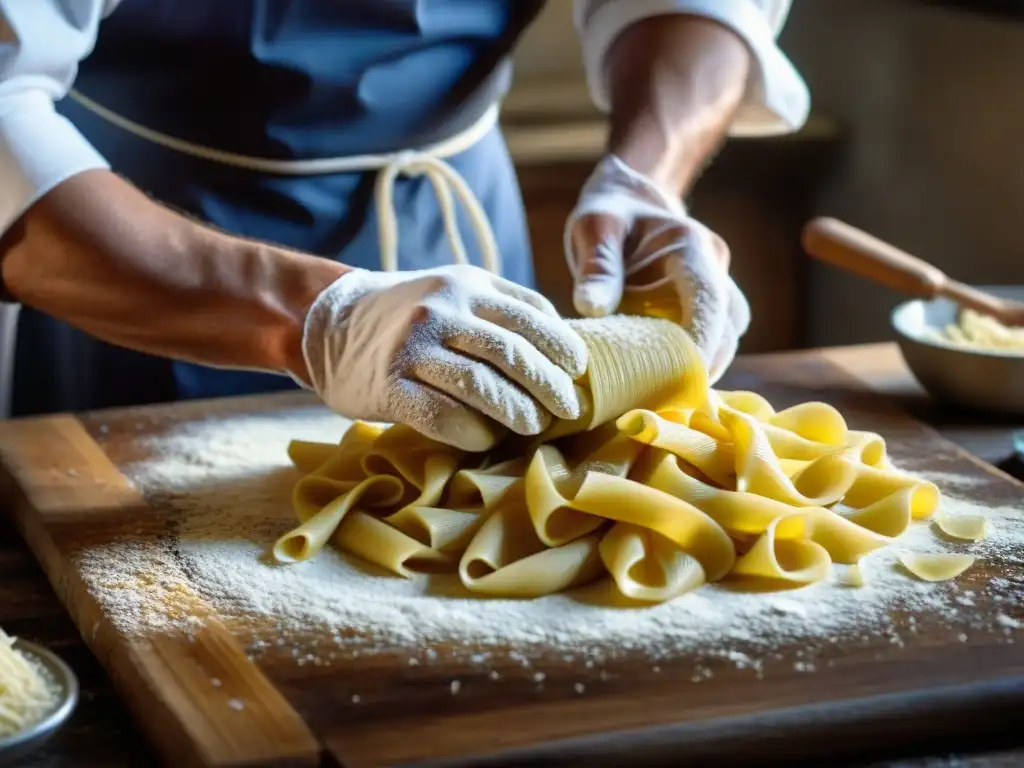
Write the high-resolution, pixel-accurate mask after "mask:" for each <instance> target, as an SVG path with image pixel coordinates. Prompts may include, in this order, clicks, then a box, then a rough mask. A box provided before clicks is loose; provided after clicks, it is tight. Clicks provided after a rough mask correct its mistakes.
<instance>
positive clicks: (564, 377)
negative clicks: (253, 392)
mask: <svg viewBox="0 0 1024 768" xmlns="http://www.w3.org/2000/svg"><path fill="white" fill-rule="evenodd" d="M303 351H304V353H305V356H306V365H307V366H308V368H309V375H310V378H311V380H312V382H313V387H314V389H315V390H316V392H317V393H318V394H319V395H320V397H321V398H323V400H324V402H325V403H327V405H329V406H330V407H331V408H332V409H334V410H335V411H337V412H338V413H340V414H342V415H344V416H348V417H350V418H358V419H366V420H370V421H387V422H396V423H403V424H408V425H409V426H411V427H413V428H414V429H416V430H417V431H419V432H420V433H422V434H424V435H426V436H428V437H431V438H434V439H436V440H439V441H441V442H444V443H447V444H449V445H454V446H456V447H459V448H462V449H464V450H470V451H479V450H486V449H488V448H490V447H491V446H492V445H493V443H494V442H495V440H496V438H497V437H498V436H499V435H500V433H501V432H502V431H503V430H502V428H503V427H507V428H508V429H510V430H512V431H513V432H516V433H518V434H520V435H536V434H539V433H540V432H542V431H543V430H544V429H545V428H546V427H547V426H548V425H549V424H550V423H551V421H552V419H553V418H554V417H557V418H561V419H573V418H576V417H577V416H579V409H580V406H579V402H578V400H577V397H576V392H575V389H574V387H573V379H575V378H577V377H579V376H581V375H582V374H583V372H584V371H585V370H586V366H587V349H586V346H585V345H584V343H583V340H582V339H581V338H580V337H579V336H578V335H577V334H576V332H575V331H573V329H572V328H571V327H570V326H569V325H568V323H566V322H565V321H564V320H563V319H561V318H560V317H559V316H558V313H557V312H556V311H555V309H554V307H552V306H551V303H550V302H548V301H547V299H545V298H544V297H543V296H540V295H539V294H537V293H535V292H534V291H531V290H529V289H526V288H523V287H520V286H518V285H515V284H514V283H510V282H509V281H507V280H504V279H502V278H500V277H496V276H494V275H492V274H491V273H489V272H487V271H485V270H483V269H480V268H478V267H472V266H465V265H456V266H450V267H440V268H437V269H429V270H422V271H415V272H391V273H388V272H369V271H365V270H357V271H354V272H349V273H348V274H346V275H344V276H343V277H341V278H340V279H339V280H337V281H336V282H335V283H333V284H332V285H331V286H329V287H328V288H327V289H326V290H325V291H324V292H323V293H322V294H320V296H319V297H318V298H317V300H316V301H315V302H314V303H313V306H312V307H311V309H310V311H309V315H308V317H307V319H306V328H305V334H304V337H303ZM499 425H500V426H499Z"/></svg>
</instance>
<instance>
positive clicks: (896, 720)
mask: <svg viewBox="0 0 1024 768" xmlns="http://www.w3.org/2000/svg"><path fill="white" fill-rule="evenodd" d="M724 385H725V386H728V387H730V388H744V389H754V390H757V391H759V392H761V393H762V394H764V395H765V396H766V397H768V398H769V400H771V401H772V402H773V404H775V405H776V406H777V407H784V406H786V405H789V404H792V403H796V402H802V401H806V400H810V399H822V400H825V401H827V402H831V403H832V404H833V405H835V406H837V407H838V408H840V409H841V410H842V411H843V413H844V414H845V415H846V416H847V418H848V420H849V421H850V422H851V424H852V425H853V426H855V427H857V428H862V429H872V430H876V431H879V432H881V433H882V434H883V436H885V437H886V439H887V440H888V442H889V445H890V448H891V450H892V452H893V454H894V455H895V456H896V458H897V459H900V458H909V457H911V456H914V457H917V459H918V460H917V461H916V462H915V464H916V465H917V466H927V467H928V468H929V469H931V470H933V471H942V472H954V473H958V474H966V475H972V476H974V477H975V478H976V482H975V484H974V485H973V486H972V488H971V489H970V491H969V494H970V495H971V496H972V498H975V499H977V500H978V501H983V502H985V503H990V504H1000V505H1005V504H1022V503H1024V486H1021V485H1020V484H1018V483H1017V482H1015V481H1013V480H1012V479H1010V478H1008V477H1007V476H1006V475H1004V474H1002V473H1000V472H999V471H997V470H994V469H992V468H991V467H990V466H988V465H986V464H984V463H983V462H980V461H978V460H977V459H975V458H973V457H971V456H969V455H967V454H966V453H965V452H963V451H962V450H960V449H958V448H956V447H955V446H953V445H952V444H950V443H949V442H947V441H946V440H945V439H943V438H942V437H940V436H939V435H938V434H937V433H936V432H935V431H934V430H932V429H930V428H928V427H925V426H923V425H921V424H920V423H918V422H916V421H914V420H912V419H910V418H909V417H908V416H906V415H905V414H904V413H903V412H902V411H900V410H898V409H896V408H895V407H893V406H892V405H891V404H889V403H887V402H886V401H884V400H882V399H880V398H879V397H878V396H876V395H873V394H871V393H869V392H867V391H866V390H865V389H864V388H863V386H862V385H861V384H860V383H858V382H857V381H856V380H855V379H853V378H852V377H851V376H850V375H849V374H848V373H847V372H845V371H843V370H841V368H840V367H839V366H837V365H835V364H833V363H830V362H829V361H828V360H827V359H826V356H824V355H808V354H802V355H793V356H780V357H766V358H761V359H756V360H746V361H740V362H739V363H738V364H737V366H736V367H735V369H734V371H733V373H732V374H731V375H730V378H729V380H728V381H727V382H725V383H724ZM300 402H308V400H306V399H305V396H303V395H278V396H267V397H257V398H238V399H233V400H230V401H217V402H209V403H189V404H182V405H172V406H161V407H155V408H146V409H131V410H125V411H116V412H107V413H102V414H92V415H86V416H83V417H82V418H81V419H74V418H72V417H67V416H61V417H53V418H45V419H36V420H24V421H19V422H10V423H7V424H5V425H4V426H3V429H2V430H0V463H2V466H3V469H4V486H3V500H4V502H5V506H6V508H7V509H8V510H10V511H12V512H13V513H14V518H15V520H16V522H17V524H18V526H19V528H20V529H21V531H22V534H23V535H24V537H25V539H26V541H27V542H28V543H29V545H30V546H31V548H32V550H33V552H34V553H35V555H36V557H37V559H38V560H39V562H40V563H41V564H42V566H43V568H44V570H45V572H46V574H47V577H48V578H49V580H50V583H51V584H52V585H53V588H54V589H55V591H56V593H57V595H58V596H59V597H60V599H61V600H62V601H63V602H64V604H65V605H66V607H67V609H68V611H69V613H70V614H71V617H72V619H73V620H74V621H75V623H76V625H77V626H78V629H79V631H80V632H81V634H82V636H83V637H84V638H85V639H86V641H87V642H88V643H89V645H90V648H91V649H92V651H93V652H94V653H95V654H96V656H97V658H98V659H99V660H100V662H101V663H102V664H103V665H104V666H105V667H106V669H107V670H108V672H109V673H110V675H111V676H112V678H113V679H114V682H115V684H116V685H117V687H118V690H119V691H120V693H121V695H122V696H123V697H124V698H125V700H126V701H127V703H128V705H129V707H130V708H131V710H132V712H133V714H134V716H135V718H136V720H137V721H138V722H139V723H140V725H141V726H142V727H143V728H144V729H146V731H147V733H148V734H149V736H150V738H151V739H152V741H153V743H154V744H155V745H157V747H158V749H159V750H160V753H161V755H162V756H163V757H164V758H165V760H166V761H167V762H168V763H170V764H176V765H185V764H188V765H192V764H195V765H227V764H232V765H234V764H238V765H270V764H281V763H292V764H313V763H315V762H316V760H317V759H318V754H317V753H318V752H320V751H321V750H322V751H324V752H325V753H327V755H328V756H329V757H331V758H333V759H334V760H336V761H337V762H339V763H341V764H343V765H346V766H383V765H508V764H519V763H522V762H524V761H529V762H532V763H534V764H536V763H538V762H540V763H543V764H581V763H583V764H587V765H622V764H625V763H627V762H628V763H629V764H665V763H666V762H667V761H669V760H670V759H671V761H672V762H675V760H676V759H677V758H679V757H680V756H682V755H685V757H686V762H687V763H689V764H699V765H711V764H731V765H757V764H786V765H793V764H797V763H798V762H801V761H803V762H807V761H810V762H811V763H815V762H820V761H821V760H822V759H824V758H826V757H827V758H829V759H830V761H837V760H838V759H839V758H840V757H843V758H848V759H854V758H856V757H857V756H859V755H860V756H865V757H867V756H874V755H878V754H884V753H888V754H894V755H895V754H899V753H901V752H904V751H907V750H916V751H917V752H918V753H919V752H920V750H921V745H922V742H923V741H925V740H926V741H927V743H928V744H929V747H930V751H931V750H934V751H936V752H939V751H942V750H944V749H953V748H956V747H957V746H958V745H961V744H963V743H966V742H965V740H967V739H973V740H977V739H979V738H985V739H989V740H991V743H993V744H994V743H996V742H997V740H998V739H1002V738H1012V737H1014V736H1015V735H1016V734H1015V733H1014V729H1015V726H1016V723H1017V722H1020V718H1021V717H1022V716H1024V648H1022V646H1020V645H1017V644H1011V643H1008V642H1007V638H1006V635H1005V634H1004V633H1003V632H1001V631H998V628H997V626H996V624H995V618H996V616H997V615H998V614H999V613H1000V611H1001V610H1002V612H1006V609H1005V608H1004V607H1002V606H999V607H997V606H996V605H995V604H983V601H984V600H985V599H987V598H985V597H981V598H979V604H978V606H977V607H976V608H975V609H973V618H974V620H975V621H976V622H977V618H978V617H979V616H981V617H983V618H985V619H986V620H987V622H988V623H987V624H986V623H985V622H984V621H983V622H982V623H981V625H980V626H977V627H973V628H972V631H971V634H970V639H969V641H968V642H966V643H964V642H960V641H958V640H957V638H956V635H957V633H958V628H957V627H955V626H948V625H947V624H945V623H942V622H939V621H938V620H935V619H934V617H929V616H927V615H918V616H916V617H909V616H904V615H896V616H893V618H894V620H895V622H896V625H897V627H898V628H899V629H900V630H901V634H902V635H903V637H904V638H905V641H906V642H905V645H904V646H903V647H897V646H894V645H892V644H891V643H890V642H889V640H888V638H885V637H879V638H877V642H875V641H870V640H869V641H868V642H864V641H863V638H858V642H857V643H849V644H847V643H844V642H842V641H841V639H840V641H839V642H835V643H821V644H820V647H814V648H810V649H809V648H808V647H806V646H802V647H796V646H787V647H781V648H780V649H779V654H778V655H779V657H780V658H778V659H777V661H778V663H777V664H772V665H769V666H766V667H765V669H764V670H763V678H762V679H758V678H757V677H756V676H755V674H754V672H753V671H752V670H749V669H747V670H743V669H736V668H735V667H730V666H728V665H726V664H722V665H719V666H715V667H714V670H713V671H714V676H713V678H712V679H711V680H709V681H706V682H703V683H701V684H694V683H692V682H691V677H692V673H693V669H694V659H693V658H686V657H680V658H676V659H674V660H672V661H671V662H663V663H661V664H660V668H659V669H658V670H657V671H655V670H653V669H652V667H651V666H650V663H649V662H648V661H646V660H643V659H640V658H630V657H628V656H624V657H623V658H620V659H617V660H616V661H614V662H609V663H607V664H604V665H603V670H602V671H603V672H604V673H605V674H604V675H599V674H598V672H597V670H594V669H589V668H587V667H586V666H584V665H582V664H570V663H567V662H565V661H564V659H563V658H562V654H561V653H560V652H559V650H558V649H552V650H551V652H550V653H549V654H547V655H543V654H542V656H541V657H540V658H535V659H534V665H533V669H541V670H543V671H544V672H545V674H546V675H547V680H546V684H545V685H544V686H543V687H542V688H539V687H538V686H537V685H535V684H534V683H533V681H532V679H531V673H532V670H531V673H528V672H526V671H525V670H521V669H518V668H516V667H515V666H514V665H512V664H510V665H509V666H508V667H507V668H499V670H498V671H499V672H501V681H500V682H498V683H496V682H494V681H492V680H490V679H489V677H487V675H486V671H481V670H480V669H478V668H475V667H473V666H471V665H464V664H460V663H456V662H447V661H445V658H446V654H445V653H444V650H445V649H443V648H441V649H439V651H440V652H439V660H438V661H437V662H436V663H434V664H430V665H420V666H417V667H409V666H408V665H407V664H405V663H404V662H405V660H404V658H403V657H402V656H401V654H397V653H392V654H380V655H377V656H372V657H369V658H367V657H365V656H363V657H360V658H353V657H342V658H339V660H338V662H337V663H336V664H333V665H331V666H326V667H311V666H305V667H303V666H299V665H297V664H296V662H295V659H294V658H292V657H291V656H290V655H288V654H267V655H264V656H262V657H261V658H260V660H259V664H258V666H257V665H256V664H254V663H253V662H251V661H250V660H249V659H248V658H247V657H246V656H245V654H244V653H242V652H241V650H240V648H239V643H238V642H236V641H235V640H234V639H233V638H232V637H231V636H230V632H229V631H228V630H227V629H226V627H227V626H231V627H232V629H231V632H236V633H237V630H236V629H235V627H234V624H233V623H231V624H227V623H220V622H218V621H216V619H213V618H210V617H206V618H204V619H203V620H202V621H201V622H199V623H198V624H197V627H198V629H197V630H196V631H190V632H182V633H181V634H179V635H175V634H171V635H161V636H158V637H152V638H149V639H148V640H146V641H139V640H137V639H136V640H129V639H128V638H125V637H123V636H121V635H119V634H118V633H117V631H116V630H115V628H114V626H113V624H112V623H111V622H110V621H109V617H107V616H105V615H104V614H103V612H102V610H100V609H99V606H98V605H97V604H96V603H95V601H94V600H92V598H91V597H90V596H89V594H88V593H87V591H85V590H83V589H82V587H81V581H80V579H79V578H78V575H77V574H76V572H75V569H74V563H75V554H76V552H79V551H81V548H83V547H89V546H92V545H95V544H96V543H97V542H102V541H108V540H110V539H111V538H112V537H116V536H118V535H120V534H119V532H121V531H124V530H126V529H128V528H130V529H131V530H132V532H133V535H142V536H145V535H147V531H149V532H152V534H153V535H159V534H160V533H162V532H164V531H165V525H166V520H164V519H163V517H162V515H163V514H164V513H161V512H159V511H158V510H156V509H153V508H151V507H149V506H147V505H146V504H145V501H144V500H142V499H141V497H140V496H139V495H138V494H137V492H135V490H134V488H133V487H132V486H131V484H130V483H128V482H127V481H126V480H125V478H124V476H123V475H122V474H121V473H120V472H119V471H118V467H119V466H120V465H123V463H124V462H126V461H128V460H130V458H131V456H132V455H133V450H136V449H135V448H134V446H135V445H136V443H137V441H138V438H139V436H140V434H149V435H151V436H152V435H159V434H160V432H161V430H166V429H167V428H168V427H169V426H170V425H173V424H181V423H183V422H188V421H194V420H199V419H205V418H211V417H213V418H224V419H228V418H231V417H232V415H233V414H242V413H253V412H260V413H267V414H272V413H273V412H274V411H275V410H277V409H281V408H286V407H289V406H294V405H295V404H296V403H300ZM140 425H141V428H140ZM101 445H102V447H100V446H101ZM921 457H925V458H923V459H922V458H921ZM922 462H924V464H922ZM964 495H967V494H964ZM1012 559H1013V558H1010V559H1008V560H1007V561H1000V560H998V559H993V560H989V561H986V562H984V563H981V564H979V565H978V566H976V567H975V568H973V569H972V570H970V571H968V573H967V574H965V575H964V576H963V577H961V579H962V582H963V584H964V586H967V587H970V586H971V585H975V586H977V587H979V588H980V587H981V586H983V585H984V584H985V583H987V582H988V580H989V579H990V578H991V577H992V576H1003V577H1006V576H1014V577H1016V576H1019V575H1022V574H1020V572H1019V571H1020V566H1019V565H1017V564H1015V563H1013V562H1010V560H1012ZM195 586H196V587H197V588H200V589H201V585H195ZM978 594H979V595H983V594H986V593H982V592H981V591H980V589H979V590H978ZM197 613H199V614H202V613H203V611H202V610H197ZM209 613H210V614H212V613H213V612H212V611H209ZM1016 618H1017V619H1022V618H1024V616H1016ZM910 619H914V621H913V623H914V624H915V628H914V630H913V631H912V630H911V629H910V627H909V624H910V622H909V620H910ZM808 650H811V651H813V652H814V654H815V657H816V658H817V659H818V661H819V663H818V665H817V671H816V672H815V673H814V674H801V673H798V672H796V671H794V660H795V659H796V658H798V656H797V653H798V652H799V653H801V654H802V653H805V652H806V651H808ZM211 670H212V671H211ZM214 675H215V676H217V678H218V679H221V680H225V681H231V682H230V684H228V685H226V686H225V690H224V691H223V692H221V693H219V694H216V693H214V692H211V690H210V689H209V686H208V685H205V684H204V682H205V681H208V680H209V679H210V677H211V676H214ZM454 679H457V680H459V681H460V683H461V688H460V690H459V694H458V695H457V696H453V695H452V693H451V690H450V686H449V684H450V682H451V681H452V680H454ZM578 684H582V685H583V686H584V689H583V690H584V691H585V693H583V694H581V693H580V692H579V689H578V687H577V686H578ZM354 692H360V693H361V699H360V701H359V703H358V704H355V703H353V702H352V694H353V693H354ZM217 695H220V696H222V697H228V699H227V700H225V699H220V700H217V698H216V696H217ZM235 697H239V698H241V699H242V700H243V701H244V702H245V703H246V706H245V707H244V708H242V709H241V710H239V709H235V708H233V707H231V706H225V704H227V702H228V701H229V700H230V699H231V698H235ZM250 704H252V705H251V706H250Z"/></svg>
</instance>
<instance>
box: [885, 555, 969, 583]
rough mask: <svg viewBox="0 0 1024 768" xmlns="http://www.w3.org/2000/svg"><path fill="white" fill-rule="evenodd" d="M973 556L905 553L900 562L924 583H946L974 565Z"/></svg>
mask: <svg viewBox="0 0 1024 768" xmlns="http://www.w3.org/2000/svg"><path fill="white" fill-rule="evenodd" d="M974 561H975V557H974V556H973V555H956V554H952V553H948V552H903V553H901V554H900V562H901V563H903V567H904V568H906V569H907V570H908V571H910V572H911V573H912V574H914V575H915V576H917V578H919V579H922V580H923V581H946V580H948V579H955V578H956V577H957V576H959V575H960V574H961V573H963V572H964V571H966V570H967V569H968V568H970V567H971V566H972V565H974Z"/></svg>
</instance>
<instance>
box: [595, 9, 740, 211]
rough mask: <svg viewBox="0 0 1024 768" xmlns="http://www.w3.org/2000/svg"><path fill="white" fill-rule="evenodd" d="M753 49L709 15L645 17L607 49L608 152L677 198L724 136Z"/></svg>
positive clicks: (737, 106) (688, 186) (684, 191)
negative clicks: (609, 101) (712, 19)
mask: <svg viewBox="0 0 1024 768" xmlns="http://www.w3.org/2000/svg"><path fill="white" fill-rule="evenodd" d="M749 71H750V53H749V51H748V50H747V47H746V45H745V44H744V43H743V41H742V40H741V39H740V38H739V36H738V35H736V34H735V33H734V32H733V31H732V30H729V29H728V28H726V27H724V26H722V25H720V24H718V23H717V22H714V21H711V20H709V19H705V18H701V17H696V16H686V15H676V16H662V17H655V18H650V19H645V20H643V21H641V22H638V23H637V24H634V25H633V26H632V27H630V28H629V29H627V30H626V32H624V33H623V34H622V36H621V37H620V38H619V40H618V41H617V42H616V43H615V44H614V45H613V46H612V48H611V49H610V51H609V54H608V78H609V87H610V94H611V105H612V109H611V126H610V134H609V147H608V149H609V152H611V153H612V154H615V155H617V156H618V157H620V158H621V159H622V160H623V161H624V162H626V163H627V164H628V165H629V166H630V167H632V168H634V169H635V170H637V171H638V172H640V173H642V174H644V175H645V176H647V177H648V178H649V179H651V180H652V181H653V182H654V183H656V184H657V185H658V186H659V187H661V188H662V189H664V190H665V191H666V192H669V193H671V194H673V195H676V196H682V195H685V194H686V193H687V191H688V190H689V188H690V187H691V186H692V184H693V183H694V181H695V180H696V179H697V177H698V176H699V175H700V172H701V171H702V170H703V168H704V167H705V166H706V165H707V163H708V162H709V160H710V159H711V158H712V156H713V155H714V153H715V152H716V151H717V149H718V147H719V146H720V145H721V144H722V142H723V141H724V139H725V136H726V133H727V132H728V129H729V125H730V123H731V121H732V118H733V116H734V114H735V113H736V110H737V109H738V108H739V106H740V104H741V102H742V100H743V96H744V94H745V92H746V86H747V78H748V75H749Z"/></svg>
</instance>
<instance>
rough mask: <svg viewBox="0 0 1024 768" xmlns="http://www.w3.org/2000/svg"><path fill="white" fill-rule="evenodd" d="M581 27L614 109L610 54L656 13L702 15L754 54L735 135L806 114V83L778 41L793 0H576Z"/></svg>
mask: <svg viewBox="0 0 1024 768" xmlns="http://www.w3.org/2000/svg"><path fill="white" fill-rule="evenodd" d="M575 3H576V6H575V19H576V28H577V30H578V32H579V35H580V42H581V44H582V48H583V59H584V65H585V67H586V71H587V82H588V85H589V88H590V93H591V96H592V98H593V100H594V103H595V104H596V105H597V106H598V107H599V108H600V109H601V110H602V111H605V112H607V111H608V109H609V94H608V78H607V72H606V66H605V59H606V57H607V55H608V51H609V49H610V48H611V46H612V44H613V43H614V42H615V40H616V39H617V38H618V37H619V35H621V34H622V33H623V32H624V31H625V30H626V29H627V28H628V27H629V26H631V25H632V24H635V23H636V22H638V21H640V20H642V19H646V18H650V17H652V16H664V15H668V14H676V13H678V14H686V15H691V16H703V17H705V18H708V19H712V20H714V21H717V22H719V23H720V24H722V25H724V26H726V27H728V28H729V29H731V30H733V31H734V32H735V33H736V34H737V35H739V36H740V38H741V39H742V40H743V41H744V42H745V43H746V44H747V47H748V48H749V49H750V52H751V55H752V58H753V64H754V66H753V68H752V69H751V75H750V81H749V83H748V85H747V92H746V97H745V98H744V101H743V104H742V105H741V106H740V108H739V110H738V111H737V113H736V117H735V119H734V120H733V123H732V126H731V128H730V131H729V133H730V134H731V135H733V136H750V135H771V134H780V133H789V132H791V131H795V130H797V129H798V128H800V127H801V126H803V124H804V123H805V122H806V120H807V115H808V112H809V111H810V101H811V100H810V94H809V92H808V90H807V84H806V83H805V82H804V80H803V78H802V77H801V76H800V73H799V72H797V70H796V68H795V67H794V66H793V64H792V62H790V60H789V59H788V58H787V57H786V55H785V54H784V53H783V52H782V50H781V49H780V48H779V46H778V43H777V42H776V40H777V38H778V35H779V32H780V31H781V30H782V27H783V25H784V24H785V22H786V17H787V16H788V15H789V7H790V3H791V0H575Z"/></svg>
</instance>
